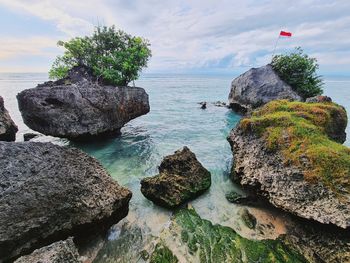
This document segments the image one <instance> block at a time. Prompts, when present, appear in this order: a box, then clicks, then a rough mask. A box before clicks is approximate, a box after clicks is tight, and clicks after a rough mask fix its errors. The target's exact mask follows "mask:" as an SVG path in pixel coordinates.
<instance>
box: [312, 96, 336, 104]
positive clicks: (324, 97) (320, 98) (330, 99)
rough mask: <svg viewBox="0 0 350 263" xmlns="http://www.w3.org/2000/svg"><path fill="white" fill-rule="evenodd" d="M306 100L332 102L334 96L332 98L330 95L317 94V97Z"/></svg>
mask: <svg viewBox="0 0 350 263" xmlns="http://www.w3.org/2000/svg"><path fill="white" fill-rule="evenodd" d="M306 102H313V103H318V102H332V98H330V97H328V96H315V97H310V98H307V99H306Z"/></svg>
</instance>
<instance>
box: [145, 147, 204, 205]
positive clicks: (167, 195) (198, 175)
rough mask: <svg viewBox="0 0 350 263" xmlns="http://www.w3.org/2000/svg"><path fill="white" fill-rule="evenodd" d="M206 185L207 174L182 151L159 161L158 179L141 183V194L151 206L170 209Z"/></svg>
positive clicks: (199, 164) (192, 155) (196, 161)
mask: <svg viewBox="0 0 350 263" xmlns="http://www.w3.org/2000/svg"><path fill="white" fill-rule="evenodd" d="M210 185H211V175H210V172H209V171H208V170H207V169H205V168H204V167H203V166H202V165H201V163H200V162H199V161H198V160H197V158H196V156H195V154H194V153H193V152H191V151H190V149H188V148H187V147H184V148H183V149H182V150H178V151H176V152H175V153H174V154H173V155H169V156H166V157H165V158H164V159H163V161H162V163H161V164H160V166H159V175H156V176H153V177H148V178H144V179H142V180H141V192H142V194H143V195H144V196H145V197H146V198H148V199H150V200H151V201H152V202H154V203H155V204H158V205H161V206H165V207H169V208H173V207H176V206H179V205H181V204H183V203H184V202H186V201H188V200H190V199H193V198H195V197H197V196H198V195H200V194H202V193H203V192H204V191H205V190H207V189H208V188H209V187H210Z"/></svg>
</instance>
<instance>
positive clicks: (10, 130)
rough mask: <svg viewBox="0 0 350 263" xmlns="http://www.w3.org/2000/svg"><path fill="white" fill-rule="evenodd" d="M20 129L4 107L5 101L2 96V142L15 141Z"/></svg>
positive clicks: (0, 102) (0, 136)
mask: <svg viewBox="0 0 350 263" xmlns="http://www.w3.org/2000/svg"><path fill="white" fill-rule="evenodd" d="M17 131H18V128H17V126H16V124H15V123H14V122H13V120H12V119H11V117H10V114H9V113H8V111H7V110H6V108H5V106H4V99H3V98H2V97H1V96H0V141H8V142H10V141H15V140H16V133H17Z"/></svg>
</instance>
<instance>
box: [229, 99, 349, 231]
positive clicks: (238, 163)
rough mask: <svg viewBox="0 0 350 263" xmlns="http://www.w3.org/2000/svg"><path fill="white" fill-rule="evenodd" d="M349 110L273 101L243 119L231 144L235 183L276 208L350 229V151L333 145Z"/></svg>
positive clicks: (328, 104)
mask: <svg viewBox="0 0 350 263" xmlns="http://www.w3.org/2000/svg"><path fill="white" fill-rule="evenodd" d="M334 114H335V115H337V116H342V119H343V121H345V122H346V112H345V110H344V109H343V108H342V107H341V106H339V105H336V104H333V103H300V102H288V101H286V100H282V101H274V102H270V103H269V104H267V105H265V106H264V107H262V108H261V109H260V110H259V111H255V112H253V116H252V117H251V118H245V119H242V120H241V121H240V123H239V124H238V126H237V127H236V128H235V129H234V130H233V131H232V132H231V134H230V136H229V138H228V139H229V142H230V144H231V147H232V150H233V153H234V166H233V175H234V179H235V180H236V181H238V182H239V183H240V184H241V185H243V186H244V187H246V188H250V189H254V190H255V192H257V193H258V194H259V195H261V196H264V197H266V199H267V200H268V201H269V202H271V203H272V204H273V205H274V206H276V207H279V208H282V209H284V210H286V211H288V212H291V213H293V214H296V215H298V216H300V217H303V218H307V219H313V220H316V221H319V222H321V223H324V224H335V225H337V226H339V227H342V228H347V227H350V187H349V186H350V176H349V175H350V149H349V148H347V147H345V146H343V145H341V144H338V143H337V142H335V141H333V140H335V139H336V138H337V137H338V136H334V130H337V128H334V127H336V126H337V119H333V118H332V116H333V115H334Z"/></svg>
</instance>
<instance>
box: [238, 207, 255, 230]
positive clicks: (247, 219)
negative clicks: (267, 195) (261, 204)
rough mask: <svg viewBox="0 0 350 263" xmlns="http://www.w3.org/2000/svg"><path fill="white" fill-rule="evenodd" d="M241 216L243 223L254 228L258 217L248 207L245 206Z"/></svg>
mask: <svg viewBox="0 0 350 263" xmlns="http://www.w3.org/2000/svg"><path fill="white" fill-rule="evenodd" d="M241 218H242V221H243V223H244V224H245V225H246V226H247V227H248V228H250V229H254V228H255V227H256V223H257V221H256V218H255V216H253V215H252V214H251V213H249V211H248V209H246V208H244V209H243V210H242V212H241Z"/></svg>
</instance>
